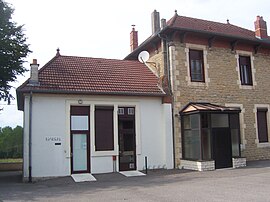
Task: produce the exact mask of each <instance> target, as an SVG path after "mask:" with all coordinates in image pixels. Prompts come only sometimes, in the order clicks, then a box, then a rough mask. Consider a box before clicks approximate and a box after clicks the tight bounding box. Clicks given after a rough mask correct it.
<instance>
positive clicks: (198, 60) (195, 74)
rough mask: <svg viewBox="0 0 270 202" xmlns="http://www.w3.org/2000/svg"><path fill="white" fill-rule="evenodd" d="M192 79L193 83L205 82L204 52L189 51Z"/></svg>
mask: <svg viewBox="0 0 270 202" xmlns="http://www.w3.org/2000/svg"><path fill="white" fill-rule="evenodd" d="M189 67H190V77H191V81H193V82H204V80H205V79H204V65H203V51H202V50H192V49H190V50H189Z"/></svg>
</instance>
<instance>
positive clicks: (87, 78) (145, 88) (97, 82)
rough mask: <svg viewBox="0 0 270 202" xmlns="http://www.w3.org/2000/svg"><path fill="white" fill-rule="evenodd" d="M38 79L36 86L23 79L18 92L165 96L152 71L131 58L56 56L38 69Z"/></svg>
mask: <svg viewBox="0 0 270 202" xmlns="http://www.w3.org/2000/svg"><path fill="white" fill-rule="evenodd" d="M39 82H40V85H39V86H29V85H27V83H28V82H26V83H24V84H23V85H21V86H20V87H19V88H18V91H29V90H37V91H39V92H42V91H46V92H48V91H52V92H55V91H56V92H57V91H65V92H68V91H70V93H74V92H81V93H90V94H91V93H93V94H99V93H101V94H123V95H125V94H128V95H148V96H149V95H156V96H158V95H160V96H162V95H164V92H163V91H162V90H161V89H160V88H159V87H158V78H157V77H156V76H155V75H154V74H153V73H152V72H151V70H149V69H148V68H147V67H146V66H145V65H144V64H142V63H140V62H138V61H130V60H116V59H103V58H90V57H76V56H61V55H57V56H55V57H54V58H53V59H52V60H51V61H50V62H48V63H47V64H46V65H45V66H44V67H42V68H41V69H40V70H39Z"/></svg>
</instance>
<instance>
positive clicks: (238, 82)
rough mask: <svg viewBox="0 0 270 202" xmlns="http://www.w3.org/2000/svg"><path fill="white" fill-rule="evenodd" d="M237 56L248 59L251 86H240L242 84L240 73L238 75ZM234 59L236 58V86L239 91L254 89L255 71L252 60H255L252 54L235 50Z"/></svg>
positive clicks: (255, 84)
mask: <svg viewBox="0 0 270 202" xmlns="http://www.w3.org/2000/svg"><path fill="white" fill-rule="evenodd" d="M239 56H247V57H250V65H251V77H252V85H242V82H241V73H240V64H239ZM235 58H236V62H237V66H236V71H237V73H238V80H237V84H238V86H239V88H240V89H255V87H256V86H257V82H256V80H255V73H256V69H255V67H254V60H255V58H254V56H253V54H252V52H248V51H240V50H237V51H236V55H235Z"/></svg>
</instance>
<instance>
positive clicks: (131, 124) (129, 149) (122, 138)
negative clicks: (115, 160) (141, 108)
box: [118, 107, 136, 171]
mask: <svg viewBox="0 0 270 202" xmlns="http://www.w3.org/2000/svg"><path fill="white" fill-rule="evenodd" d="M118 140H119V170H120V171H126V170H136V135H135V108H134V107H122V108H119V109H118Z"/></svg>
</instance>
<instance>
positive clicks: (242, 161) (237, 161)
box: [232, 158, 247, 168]
mask: <svg viewBox="0 0 270 202" xmlns="http://www.w3.org/2000/svg"><path fill="white" fill-rule="evenodd" d="M232 163H233V168H241V167H246V166H247V160H246V158H232Z"/></svg>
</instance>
